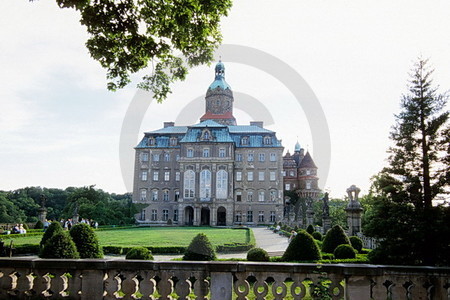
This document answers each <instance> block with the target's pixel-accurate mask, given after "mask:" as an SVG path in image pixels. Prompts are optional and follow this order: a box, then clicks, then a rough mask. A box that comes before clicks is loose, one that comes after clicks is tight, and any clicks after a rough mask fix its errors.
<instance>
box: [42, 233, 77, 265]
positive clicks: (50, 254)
mask: <svg viewBox="0 0 450 300" xmlns="http://www.w3.org/2000/svg"><path fill="white" fill-rule="evenodd" d="M39 257H41V258H66V259H69V258H80V255H79V254H78V251H77V248H76V246H75V243H74V242H73V241H72V239H71V238H70V236H69V235H68V234H67V233H65V232H59V233H56V234H55V235H53V236H52V237H51V238H50V239H49V240H48V241H47V243H45V246H44V248H43V249H42V251H41V253H40V255H39Z"/></svg>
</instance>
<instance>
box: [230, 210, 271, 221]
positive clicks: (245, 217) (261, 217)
mask: <svg viewBox="0 0 450 300" xmlns="http://www.w3.org/2000/svg"><path fill="white" fill-rule="evenodd" d="M275 220H276V217H275V212H274V211H271V212H270V215H269V222H270V223H273V222H275ZM234 221H235V222H238V223H239V222H248V223H252V222H253V211H252V210H248V211H247V213H246V214H245V215H244V214H243V213H242V212H241V211H236V214H235V218H234ZM258 222H259V223H262V222H266V218H265V212H264V211H263V210H260V211H258Z"/></svg>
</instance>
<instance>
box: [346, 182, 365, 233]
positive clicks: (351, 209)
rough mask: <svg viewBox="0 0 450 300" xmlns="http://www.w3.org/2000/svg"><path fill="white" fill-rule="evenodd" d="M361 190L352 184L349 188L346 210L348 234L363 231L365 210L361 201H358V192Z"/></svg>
mask: <svg viewBox="0 0 450 300" xmlns="http://www.w3.org/2000/svg"><path fill="white" fill-rule="evenodd" d="M360 191H361V190H360V189H359V188H358V187H356V186H355V185H352V186H351V187H349V188H348V189H347V194H348V198H349V202H348V205H347V208H346V209H345V211H346V212H347V225H348V235H349V236H353V235H356V234H357V233H358V232H361V213H362V211H363V209H362V207H361V203H359V201H358V194H359V192H360Z"/></svg>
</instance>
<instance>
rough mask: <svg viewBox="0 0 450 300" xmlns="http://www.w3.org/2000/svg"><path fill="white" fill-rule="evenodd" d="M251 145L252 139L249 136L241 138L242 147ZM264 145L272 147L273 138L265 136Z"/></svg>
mask: <svg viewBox="0 0 450 300" xmlns="http://www.w3.org/2000/svg"><path fill="white" fill-rule="evenodd" d="M249 143H250V138H249V137H248V136H244V137H242V138H241V145H243V146H247V145H248V144H249ZM263 144H264V145H272V137H270V136H265V137H264V139H263Z"/></svg>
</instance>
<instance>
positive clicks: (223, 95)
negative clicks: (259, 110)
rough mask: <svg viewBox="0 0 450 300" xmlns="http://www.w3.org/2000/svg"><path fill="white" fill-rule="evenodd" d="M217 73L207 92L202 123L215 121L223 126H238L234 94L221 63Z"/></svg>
mask: <svg viewBox="0 0 450 300" xmlns="http://www.w3.org/2000/svg"><path fill="white" fill-rule="evenodd" d="M215 73H216V74H215V79H214V81H213V83H211V85H210V86H209V88H208V91H207V92H206V97H205V100H206V109H205V114H204V115H203V116H202V117H201V118H200V121H201V122H203V121H206V120H213V121H215V122H217V123H219V124H222V125H236V119H235V118H234V116H233V102H234V98H233V92H232V91H231V87H230V86H229V85H228V83H227V82H226V81H225V65H224V64H223V63H222V62H221V61H219V62H218V63H217V65H216V68H215Z"/></svg>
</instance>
